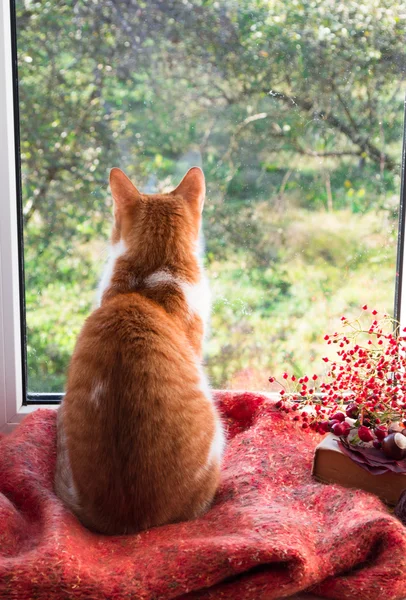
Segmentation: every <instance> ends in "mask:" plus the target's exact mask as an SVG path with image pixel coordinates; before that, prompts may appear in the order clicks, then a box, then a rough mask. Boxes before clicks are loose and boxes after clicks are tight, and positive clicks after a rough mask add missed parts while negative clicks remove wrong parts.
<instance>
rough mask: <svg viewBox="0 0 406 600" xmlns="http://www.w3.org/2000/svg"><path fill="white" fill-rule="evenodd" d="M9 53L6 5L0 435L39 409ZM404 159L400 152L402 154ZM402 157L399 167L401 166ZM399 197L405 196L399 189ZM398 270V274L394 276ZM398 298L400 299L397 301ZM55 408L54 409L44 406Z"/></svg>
mask: <svg viewBox="0 0 406 600" xmlns="http://www.w3.org/2000/svg"><path fill="white" fill-rule="evenodd" d="M13 77H14V74H13V52H12V34H11V11H10V3H9V2H8V1H7V0H4V1H3V2H0V182H1V188H0V189H1V191H0V432H10V431H11V430H12V429H14V428H15V427H16V426H17V425H18V423H19V422H20V421H21V419H22V418H23V417H24V416H25V415H27V414H28V413H30V412H33V411H34V410H36V409H37V408H43V407H44V404H33V403H30V404H29V405H25V404H24V402H25V398H24V393H25V391H24V388H23V368H24V365H23V363H22V356H23V348H22V343H23V338H22V335H21V333H22V324H21V306H22V302H21V297H22V293H23V290H22V289H21V288H20V276H19V260H20V257H19V248H20V244H19V237H18V236H19V232H18V204H17V185H16V182H17V176H19V174H18V173H17V170H16V154H15V152H16V141H15V114H14V81H13ZM403 154H404V155H405V150H404V152H403ZM404 161H405V160H404V157H403V165H404ZM403 175H404V174H403V173H402V193H403V194H405V195H406V190H405V189H404V186H403V180H404V176H403ZM405 195H404V196H403V213H402V214H401V215H400V224H401V225H400V229H401V230H402V232H403V236H402V243H399V244H398V257H397V265H398V269H397V271H398V277H399V278H400V283H401V282H402V280H403V281H406V260H403V255H404V245H405V244H404V241H405V234H406V231H405V218H404V217H405V215H404V211H406V199H405ZM399 271H401V272H399ZM401 291H402V286H401V285H400V286H398V290H397V292H398V295H397V305H398V307H400V311H399V308H398V312H400V314H399V315H398V318H399V320H400V321H401V324H402V327H404V326H405V325H406V294H403V295H402V293H401ZM399 296H400V298H399ZM47 408H57V405H52V404H51V405H50V404H48V405H47Z"/></svg>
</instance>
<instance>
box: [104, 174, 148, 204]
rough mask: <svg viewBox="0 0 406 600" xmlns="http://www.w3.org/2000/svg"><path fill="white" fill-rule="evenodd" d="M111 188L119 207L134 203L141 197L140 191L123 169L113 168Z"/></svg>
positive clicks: (115, 202)
mask: <svg viewBox="0 0 406 600" xmlns="http://www.w3.org/2000/svg"><path fill="white" fill-rule="evenodd" d="M110 189H111V194H112V196H113V200H114V205H115V207H116V208H117V209H120V208H124V207H125V206H128V205H129V204H133V203H134V202H136V201H137V200H138V199H139V198H140V197H141V194H140V192H139V191H138V190H137V188H136V187H135V185H134V184H133V183H132V182H131V181H130V180H129V179H128V177H127V175H126V174H125V173H123V171H121V169H117V168H114V169H111V171H110Z"/></svg>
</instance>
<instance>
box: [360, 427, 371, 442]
mask: <svg viewBox="0 0 406 600" xmlns="http://www.w3.org/2000/svg"><path fill="white" fill-rule="evenodd" d="M358 437H359V439H360V440H361V441H362V442H370V441H372V440H373V439H374V436H373V435H372V431H371V430H370V429H368V427H365V425H361V427H359V428H358Z"/></svg>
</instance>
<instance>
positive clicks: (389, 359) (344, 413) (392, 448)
mask: <svg viewBox="0 0 406 600" xmlns="http://www.w3.org/2000/svg"><path fill="white" fill-rule="evenodd" d="M362 308H363V313H361V315H360V316H359V317H358V318H357V319H354V320H352V321H351V320H349V319H347V318H346V317H341V321H342V325H343V327H344V329H345V331H342V332H335V333H334V334H333V335H325V336H324V340H325V341H326V343H327V345H331V344H336V345H337V346H338V351H337V356H338V359H336V360H331V359H330V358H329V357H327V356H326V357H324V358H323V361H324V362H325V363H326V365H328V372H327V375H326V377H325V378H323V379H321V378H319V377H318V375H316V374H314V375H311V376H307V375H306V376H303V377H300V378H296V377H295V375H289V374H288V373H284V374H283V382H279V381H277V380H276V379H275V378H274V377H270V378H269V381H270V383H274V382H276V383H278V384H279V385H280V387H281V389H280V391H279V394H280V400H279V401H278V402H277V403H276V407H277V408H279V409H280V410H281V411H283V412H285V413H287V414H289V415H290V416H291V417H292V418H293V420H294V421H299V422H300V423H301V426H302V428H303V429H305V430H308V431H315V432H318V433H320V434H323V435H324V434H325V433H328V432H332V433H334V434H335V435H337V436H338V437H339V438H342V439H343V440H344V439H345V440H346V442H347V443H350V444H352V445H356V446H358V447H359V446H363V447H372V446H373V447H374V448H376V449H379V450H381V451H382V452H383V453H384V454H385V455H386V456H387V457H388V458H391V459H394V460H401V459H403V458H405V457H406V335H405V332H406V328H405V329H403V331H400V328H399V327H398V326H397V324H396V323H395V321H394V320H393V319H392V318H391V317H389V316H388V315H383V316H379V314H378V312H377V311H376V310H372V311H371V313H372V317H373V320H372V323H371V324H370V325H368V326H367V327H365V326H364V323H363V322H364V321H365V317H366V314H367V313H368V312H369V311H368V307H367V305H364V306H363V307H362ZM369 322H370V321H369Z"/></svg>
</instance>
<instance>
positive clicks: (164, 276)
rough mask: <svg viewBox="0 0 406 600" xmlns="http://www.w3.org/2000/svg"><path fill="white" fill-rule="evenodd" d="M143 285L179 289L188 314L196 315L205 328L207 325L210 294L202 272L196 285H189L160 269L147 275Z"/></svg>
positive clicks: (207, 281)
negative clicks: (169, 286) (170, 286)
mask: <svg viewBox="0 0 406 600" xmlns="http://www.w3.org/2000/svg"><path fill="white" fill-rule="evenodd" d="M144 284H145V285H146V286H147V287H154V286H156V285H165V284H170V285H175V286H176V287H179V288H180V289H181V290H182V293H183V295H184V297H185V300H186V304H187V307H188V312H189V314H190V315H191V316H193V315H198V316H199V317H200V318H201V319H202V321H203V323H204V325H205V326H206V325H207V324H208V321H209V318H210V312H211V293H210V286H209V280H208V279H207V277H206V275H205V274H204V273H203V272H201V274H200V280H199V281H198V282H197V283H189V282H187V281H184V280H183V279H180V278H178V277H175V276H174V275H172V273H170V272H169V271H166V270H165V269H161V270H160V271H155V273H151V275H148V277H147V278H146V279H145V281H144Z"/></svg>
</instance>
